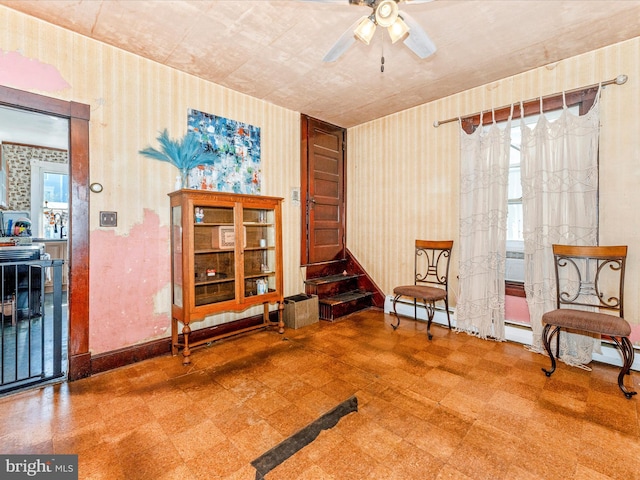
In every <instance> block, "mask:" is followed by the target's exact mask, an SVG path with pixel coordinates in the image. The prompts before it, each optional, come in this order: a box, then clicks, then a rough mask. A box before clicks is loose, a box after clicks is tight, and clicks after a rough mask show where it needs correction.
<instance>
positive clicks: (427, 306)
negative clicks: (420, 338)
mask: <svg viewBox="0 0 640 480" xmlns="http://www.w3.org/2000/svg"><path fill="white" fill-rule="evenodd" d="M424 308H425V309H426V310H427V337H428V338H429V340H431V339H432V338H433V335H431V322H433V315H434V314H435V313H436V312H435V303H434V302H427V301H426V300H424Z"/></svg>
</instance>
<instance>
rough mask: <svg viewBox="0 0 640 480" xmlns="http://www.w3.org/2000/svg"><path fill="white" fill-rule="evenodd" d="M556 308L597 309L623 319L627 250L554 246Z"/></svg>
mask: <svg viewBox="0 0 640 480" xmlns="http://www.w3.org/2000/svg"><path fill="white" fill-rule="evenodd" d="M553 256H554V263H555V275H556V306H557V308H563V307H565V308H571V307H572V306H574V307H592V308H593V307H596V308H598V309H606V310H611V311H615V312H617V313H618V315H619V316H620V317H624V308H623V297H624V273H625V263H626V259H627V246H626V245H624V246H602V247H588V246H574V245H553Z"/></svg>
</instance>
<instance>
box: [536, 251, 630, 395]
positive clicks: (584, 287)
mask: <svg viewBox="0 0 640 480" xmlns="http://www.w3.org/2000/svg"><path fill="white" fill-rule="evenodd" d="M553 256H554V263H555V275H556V309H555V310H552V311H550V312H547V313H545V314H544V315H542V322H543V323H544V329H543V330H542V341H543V343H544V348H545V349H546V351H547V353H548V354H549V358H550V359H551V369H550V370H546V369H544V368H543V369H542V371H543V372H544V373H545V374H546V375H547V377H550V376H551V374H552V373H553V372H554V371H555V370H556V358H555V357H554V355H553V352H552V351H551V341H552V339H553V336H554V335H556V355H555V356H556V357H557V356H558V355H559V352H560V330H561V329H563V328H565V329H570V330H579V331H584V332H589V333H595V334H600V335H604V336H607V337H609V338H610V339H611V340H612V341H613V342H614V343H615V345H616V346H617V347H618V348H619V349H620V352H621V353H622V368H621V370H620V374H619V375H618V386H619V387H620V390H622V393H624V395H625V397H627V398H631V397H632V396H633V395H635V394H636V392H634V391H630V390H627V389H626V388H625V386H624V383H623V382H624V376H625V375H626V374H629V371H630V369H631V365H632V364H633V357H634V352H633V345H632V344H631V341H630V340H629V335H630V334H631V326H630V325H629V323H628V322H627V321H626V320H625V319H624V308H623V294H624V273H625V263H626V258H627V247H626V246H614V247H577V246H569V245H553ZM603 311H609V312H612V313H613V315H612V314H609V313H603Z"/></svg>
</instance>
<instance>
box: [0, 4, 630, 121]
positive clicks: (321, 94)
mask: <svg viewBox="0 0 640 480" xmlns="http://www.w3.org/2000/svg"><path fill="white" fill-rule="evenodd" d="M0 4H3V5H5V6H7V7H9V8H12V9H14V10H17V11H21V12H24V13H26V14H28V15H32V16H34V17H37V18H40V19H42V20H45V21H47V22H49V23H52V24H55V25H59V26H61V27H63V28H66V29H69V30H73V31H75V32H77V33H79V34H82V35H85V36H87V37H91V38H93V39H96V40H99V41H101V42H104V43H107V44H110V45H113V46H116V47H119V48H121V49H123V50H126V51H129V52H132V53H135V54H138V55H140V56H142V57H146V58H149V59H151V60H154V61H157V62H160V63H163V64H165V65H168V66H170V67H173V68H176V69H178V70H182V71H184V72H187V73H190V74H193V75H195V76H197V77H200V78H203V79H206V80H210V81H212V82H214V83H216V84H219V85H223V86H225V87H228V88H230V89H232V90H236V91H238V92H242V93H246V94H247V95H251V96H253V97H257V98H260V99H263V100H265V101H267V102H270V103H273V104H276V105H280V106H282V107H286V108H288V109H291V110H295V111H298V112H301V113H304V114H307V115H310V116H312V117H315V118H318V119H321V120H324V121H327V122H329V123H333V124H336V125H339V126H342V127H351V126H354V125H358V124H361V123H364V122H367V121H369V120H373V119H376V118H379V117H382V116H385V115H388V114H391V113H394V112H398V111H401V110H404V109H407V108H410V107H414V106H416V105H420V104H423V103H426V102H430V101H433V100H436V99H438V98H442V97H446V96H448V95H451V94H454V93H457V92H461V91H464V90H467V89H469V88H473V87H476V86H479V85H483V84H486V83H489V82H492V81H496V80H499V79H501V78H505V77H508V76H511V75H515V74H518V73H521V72H524V71H527V70H531V69H533V68H536V67H540V66H543V65H548V64H550V63H553V62H556V61H558V60H562V59H565V58H568V57H571V56H574V55H578V54H581V53H585V52H588V51H591V50H594V49H597V48H601V47H603V46H607V45H611V44H614V43H617V42H620V41H623V40H627V39H630V38H633V37H636V36H638V35H640V0H638V1H635V0H623V1H612V0H606V1H598V0H588V1H578V0H568V1H563V0H553V1H551V0H547V1H538V0H504V1H501V0H491V1H486V0H484V1H479V0H478V1H461V0H454V1H450V0H434V1H432V2H428V3H411V2H410V1H409V2H407V3H401V4H400V10H401V11H406V12H407V13H409V14H410V15H411V16H412V17H413V18H414V19H415V20H416V21H417V22H418V23H419V24H420V25H422V27H423V28H424V30H425V31H426V32H427V34H428V35H429V37H430V38H431V39H432V40H433V42H434V43H435V44H436V46H437V48H438V50H437V52H436V53H435V54H434V55H432V56H430V57H428V58H426V59H422V60H421V59H419V58H418V57H417V56H416V55H414V54H413V53H412V52H411V51H410V50H409V49H408V48H407V47H406V46H405V45H403V44H402V43H401V42H398V43H396V44H393V45H391V44H390V42H389V39H388V36H386V32H376V35H375V37H374V40H373V41H372V42H371V44H370V45H369V46H366V45H364V44H362V43H360V42H355V43H354V44H353V45H352V46H351V47H350V49H349V50H347V52H346V53H345V54H344V55H343V56H342V57H340V58H339V59H338V60H337V61H336V62H333V63H324V62H322V58H323V57H324V55H325V54H326V53H327V51H328V50H329V49H330V48H331V46H332V45H333V44H334V42H335V41H336V40H337V39H338V38H339V37H340V36H341V35H342V33H343V32H345V31H346V30H347V28H348V27H349V26H350V25H352V24H353V23H354V21H356V20H357V19H358V18H360V17H362V16H363V15H367V14H369V13H370V12H371V9H370V8H369V7H366V6H356V5H349V3H348V0H328V1H326V2H321V1H318V0H315V1H312V0H307V1H304V0H288V1H272V0H257V1H251V0H236V1H203V0H156V1H140V0H73V1H58V0H0ZM378 30H381V29H380V28H379V29H378ZM382 33H384V35H382ZM383 49H384V57H385V71H384V73H381V71H380V57H381V53H382V51H383ZM617 73H627V74H633V72H616V74H617ZM603 80H605V79H603Z"/></svg>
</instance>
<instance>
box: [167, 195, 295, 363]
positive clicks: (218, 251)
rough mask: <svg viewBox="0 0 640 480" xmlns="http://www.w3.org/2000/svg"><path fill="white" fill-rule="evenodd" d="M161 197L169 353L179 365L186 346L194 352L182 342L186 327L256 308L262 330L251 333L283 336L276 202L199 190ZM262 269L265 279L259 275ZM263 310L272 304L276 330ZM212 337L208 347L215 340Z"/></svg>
mask: <svg viewBox="0 0 640 480" xmlns="http://www.w3.org/2000/svg"><path fill="white" fill-rule="evenodd" d="M169 197H170V204H171V252H172V259H171V268H172V281H173V289H172V307H171V317H172V321H171V351H172V353H173V354H174V355H177V353H178V351H179V349H180V348H181V349H182V356H183V361H182V362H183V364H185V365H187V364H189V363H190V362H191V360H190V355H191V348H190V346H195V345H196V344H190V341H189V335H190V333H191V331H192V326H191V325H192V323H194V322H197V321H201V320H203V319H204V318H206V317H209V316H212V315H216V314H219V313H223V312H229V311H235V312H241V311H244V310H246V309H247V308H249V307H252V306H256V305H261V304H262V305H263V322H262V324H261V325H258V326H257V327H256V328H266V327H269V326H277V327H278V331H279V332H280V333H284V322H283V320H282V311H283V309H284V295H283V292H284V289H283V275H282V231H281V229H282V227H281V225H282V211H281V209H282V199H281V198H276V197H266V196H256V195H242V194H234V193H222V192H210V191H204V190H179V191H176V192H173V193H170V194H169ZM266 266H268V267H269V271H263V269H264V268H265V267H266ZM213 273H215V275H213ZM270 304H277V308H278V321H277V322H272V321H270V318H269V305H270ZM179 324H182V329H181V331H179ZM238 324H242V322H238ZM231 325H233V323H230V326H231ZM243 325H244V324H243ZM232 328H233V327H232ZM224 330H225V334H224V336H228V335H229V329H228V328H225V329H224ZM245 330H246V327H245V326H239V327H238V332H241V331H245ZM212 331H214V333H213V334H212V336H211V337H210V338H208V341H213V340H216V339H218V338H222V337H221V336H220V334H216V333H215V332H216V331H217V329H212ZM180 333H181V334H182V341H178V337H179V334H180ZM201 343H203V342H201V341H198V343H197V344H201Z"/></svg>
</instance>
